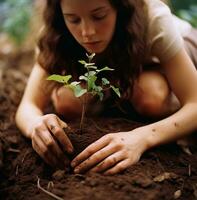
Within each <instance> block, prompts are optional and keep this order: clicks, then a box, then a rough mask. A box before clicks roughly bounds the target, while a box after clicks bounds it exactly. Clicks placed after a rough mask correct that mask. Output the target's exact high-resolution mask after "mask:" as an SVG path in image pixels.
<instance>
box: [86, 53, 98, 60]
mask: <svg viewBox="0 0 197 200" xmlns="http://www.w3.org/2000/svg"><path fill="white" fill-rule="evenodd" d="M95 55H96V54H95V53H92V54H90V55H88V54H87V53H86V56H87V57H88V59H89V60H90V61H91V60H92V59H93V58H94V56H95Z"/></svg>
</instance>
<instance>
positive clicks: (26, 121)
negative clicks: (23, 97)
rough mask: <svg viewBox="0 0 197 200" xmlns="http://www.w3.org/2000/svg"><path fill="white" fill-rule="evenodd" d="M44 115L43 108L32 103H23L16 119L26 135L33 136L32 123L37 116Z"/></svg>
mask: <svg viewBox="0 0 197 200" xmlns="http://www.w3.org/2000/svg"><path fill="white" fill-rule="evenodd" d="M42 115H43V112H42V110H41V109H40V108H38V107H37V106H36V105H34V104H32V103H23V104H22V105H20V106H19V108H18V110H17V113H16V116H15V120H16V124H17V126H18V128H19V129H20V130H21V131H22V133H23V134H24V136H26V137H28V138H31V127H32V124H33V122H34V121H35V119H36V117H39V116H42Z"/></svg>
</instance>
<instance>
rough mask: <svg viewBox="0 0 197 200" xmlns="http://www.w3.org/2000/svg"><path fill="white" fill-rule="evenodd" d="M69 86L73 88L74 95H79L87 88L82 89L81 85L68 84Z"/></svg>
mask: <svg viewBox="0 0 197 200" xmlns="http://www.w3.org/2000/svg"><path fill="white" fill-rule="evenodd" d="M69 87H70V88H71V89H72V90H73V92H74V95H75V97H80V96H82V95H84V94H85V93H86V92H87V89H83V88H82V87H81V85H71V84H70V85H69Z"/></svg>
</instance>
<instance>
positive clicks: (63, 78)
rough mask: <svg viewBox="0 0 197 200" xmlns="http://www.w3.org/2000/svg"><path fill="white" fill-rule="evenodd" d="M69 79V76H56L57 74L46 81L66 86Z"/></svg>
mask: <svg viewBox="0 0 197 200" xmlns="http://www.w3.org/2000/svg"><path fill="white" fill-rule="evenodd" d="M71 78H72V76H71V75H67V76H62V75H58V74H53V75H51V76H49V77H47V80H49V81H56V82H58V83H63V84H68V81H69V80H70V79H71Z"/></svg>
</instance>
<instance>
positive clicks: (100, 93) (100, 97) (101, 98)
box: [97, 92, 104, 101]
mask: <svg viewBox="0 0 197 200" xmlns="http://www.w3.org/2000/svg"><path fill="white" fill-rule="evenodd" d="M97 95H98V96H99V99H100V101H102V100H103V96H104V95H103V93H102V92H97Z"/></svg>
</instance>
